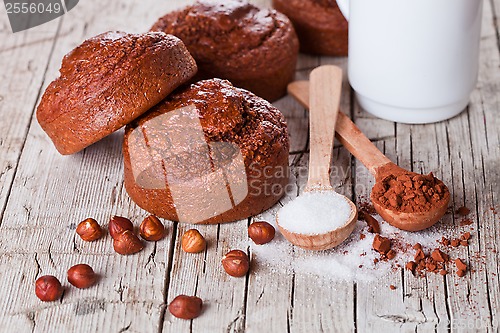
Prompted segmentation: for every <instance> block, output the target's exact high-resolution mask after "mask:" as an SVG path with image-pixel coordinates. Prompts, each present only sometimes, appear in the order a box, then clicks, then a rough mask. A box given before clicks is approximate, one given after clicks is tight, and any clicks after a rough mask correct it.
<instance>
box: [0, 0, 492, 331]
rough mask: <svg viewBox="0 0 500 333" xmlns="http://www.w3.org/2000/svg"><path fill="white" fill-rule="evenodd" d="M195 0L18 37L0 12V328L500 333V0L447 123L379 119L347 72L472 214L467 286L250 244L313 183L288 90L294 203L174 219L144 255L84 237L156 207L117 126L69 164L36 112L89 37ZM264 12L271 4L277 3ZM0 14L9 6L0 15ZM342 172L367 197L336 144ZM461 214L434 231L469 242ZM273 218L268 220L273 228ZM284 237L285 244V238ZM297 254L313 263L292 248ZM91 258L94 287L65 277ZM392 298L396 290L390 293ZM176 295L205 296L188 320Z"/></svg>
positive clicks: (348, 189)
mask: <svg viewBox="0 0 500 333" xmlns="http://www.w3.org/2000/svg"><path fill="white" fill-rule="evenodd" d="M190 2H192V1H183V0H169V1H154V0H144V1H115V2H102V1H101V2H100V1H97V0H86V1H80V3H79V4H78V5H77V7H75V9H73V10H72V11H70V12H69V13H68V14H66V15H65V16H63V17H62V18H61V19H58V20H54V21H52V22H50V23H48V24H45V25H42V26H39V27H37V28H34V29H30V30H28V31H25V32H20V33H16V34H12V33H11V32H10V28H9V25H8V20H7V16H6V14H5V11H4V10H3V9H1V10H0V55H1V57H2V61H1V62H0V78H1V80H0V112H1V114H2V116H3V117H2V120H1V122H0V285H1V286H2V287H0V332H11V331H12V329H13V328H14V327H15V330H16V331H17V332H20V333H22V332H173V333H178V332H258V333H263V332H291V333H302V332H304V333H309V332H401V331H404V332H430V331H437V332H448V331H450V330H451V331H457V332H471V331H481V332H483V331H487V332H495V331H497V330H498V328H499V321H500V318H499V314H500V312H499V311H500V310H499V309H500V284H499V274H500V271H499V267H498V262H499V261H500V253H499V251H500V249H499V245H498V244H500V231H499V225H500V223H499V222H500V220H499V215H498V214H496V213H495V211H494V210H492V209H491V208H495V209H496V211H498V210H500V205H499V204H500V199H499V188H500V184H499V183H500V172H499V170H500V117H499V115H500V114H499V110H500V98H499V96H500V95H499V94H498V92H499V91H500V42H499V38H498V36H499V35H500V31H499V26H498V22H497V18H498V17H499V15H500V0H486V1H485V6H484V16H483V30H482V41H481V59H480V63H481V66H480V73H479V81H478V85H477V89H475V90H474V92H473V94H472V96H471V103H470V104H469V107H468V109H467V110H466V112H463V113H462V114H460V115H459V116H457V117H455V118H453V119H450V120H448V121H445V122H441V123H437V124H430V125H402V124H394V123H392V122H388V121H385V120H381V119H377V118H375V117H373V116H371V115H370V114H368V113H366V112H364V111H363V110H361V109H360V108H359V106H358V105H357V103H356V102H354V100H353V96H352V92H351V90H350V87H349V84H348V82H347V77H346V74H344V79H343V94H342V100H341V109H342V110H344V112H345V113H346V114H347V115H348V116H349V117H350V118H351V119H353V121H354V122H355V123H356V124H357V126H358V127H360V129H361V130H362V131H363V132H364V133H365V134H366V135H367V136H368V138H369V139H370V140H371V141H372V142H374V143H375V144H376V146H377V147H378V148H379V149H380V150H381V151H382V152H383V153H384V154H386V155H387V156H388V158H389V159H390V160H392V161H393V162H395V163H397V164H399V165H400V166H401V167H404V168H407V169H410V170H413V171H416V172H424V173H426V172H431V171H432V172H434V173H435V174H436V175H437V176H438V177H439V178H441V179H443V181H444V182H445V183H446V184H448V185H449V187H450V190H451V191H452V203H451V205H450V206H451V207H450V211H451V212H452V211H454V210H456V209H457V208H458V207H460V206H463V205H465V206H467V207H469V208H471V209H472V212H471V214H470V215H469V216H468V218H470V219H471V221H472V222H473V224H472V225H471V226H469V227H468V228H472V239H471V241H470V246H469V247H460V248H458V249H454V250H453V253H454V256H455V257H461V258H463V259H465V261H467V262H468V263H469V265H470V268H471V271H470V272H469V273H467V275H466V276H465V277H464V278H458V277H457V276H456V275H455V274H449V275H447V276H445V277H442V276H440V275H433V274H429V275H428V276H427V277H426V278H417V277H414V276H413V275H412V274H411V273H409V272H408V271H403V270H396V271H394V272H390V273H389V274H388V276H386V277H385V278H384V279H383V280H380V281H374V282H357V283H353V282H345V281H334V280H333V281H332V279H331V278H329V277H327V276H320V277H317V276H315V277H313V278H312V277H311V276H310V275H308V274H305V273H304V272H301V271H297V270H294V269H293V267H290V268H289V269H282V268H280V269H277V268H276V267H278V266H275V265H273V264H272V263H271V264H266V263H264V262H263V261H262V260H260V259H261V258H260V257H259V254H258V252H257V251H255V247H254V245H252V244H251V243H250V241H249V240H248V238H247V231H246V230H247V227H248V225H249V223H251V222H253V221H257V220H268V221H271V222H273V220H274V216H275V214H276V211H277V210H278V209H279V207H281V205H283V204H284V203H286V202H288V201H289V200H291V199H293V198H294V197H295V196H297V195H298V194H299V193H300V192H301V191H302V190H303V189H304V187H305V185H306V178H307V173H304V170H307V161H308V157H309V156H308V135H307V133H308V114H307V112H306V111H305V110H304V108H303V107H301V106H300V105H299V104H298V103H297V102H295V101H294V100H293V99H292V98H291V97H285V98H283V99H281V100H279V101H277V102H276V103H275V105H276V106H277V107H278V108H279V109H280V110H282V111H283V113H284V114H285V116H286V118H287V122H288V128H289V131H290V140H291V154H290V165H291V179H290V184H289V187H288V188H287V196H285V197H284V198H282V199H281V200H280V203H279V204H277V205H276V206H275V207H273V208H271V209H270V210H268V211H266V212H264V213H262V214H260V215H259V216H256V217H254V218H251V219H249V220H243V221H239V222H236V223H231V224H224V225H219V226H217V225H212V226H189V225H177V224H176V223H173V222H170V221H164V222H165V223H166V226H167V229H168V231H169V232H168V235H167V238H166V239H165V240H162V241H160V242H156V243H147V244H146V248H145V250H144V251H142V252H141V253H139V254H138V255H134V256H129V257H123V256H120V255H117V254H116V253H114V251H113V249H112V243H111V239H110V238H109V236H108V237H105V238H103V239H101V240H99V241H96V242H93V243H85V242H83V241H81V240H80V239H79V238H78V237H75V233H74V229H75V227H76V224H77V223H78V222H79V221H81V220H82V219H84V218H86V217H89V216H92V217H94V218H96V219H97V220H98V221H99V222H100V223H101V224H102V225H106V224H107V220H108V219H109V217H110V216H111V215H113V214H118V215H124V216H128V217H130V218H131V219H132V220H133V221H134V223H135V224H136V225H138V223H140V221H141V220H142V218H143V217H145V216H146V215H147V213H146V212H144V211H142V210H141V209H140V208H138V207H137V206H136V205H135V204H134V203H133V202H131V200H130V199H129V197H128V195H127V194H126V192H125V189H124V187H123V176H122V172H123V170H122V168H123V167H122V156H121V143H122V136H123V133H122V132H121V131H120V132H117V133H115V134H113V135H111V136H110V137H108V138H106V139H104V140H102V141H101V142H99V143H97V144H95V145H93V146H91V147H89V148H87V149H85V151H83V152H81V153H79V154H75V155H74V156H66V157H63V156H60V155H59V154H58V153H57V152H56V150H55V149H54V147H53V146H52V143H51V142H50V141H49V139H48V138H47V136H46V135H45V133H43V131H42V130H41V128H40V127H39V125H38V124H37V122H36V120H35V119H34V117H33V115H34V110H35V107H36V105H37V102H38V100H39V98H40V96H41V93H42V92H43V90H44V89H45V87H46V86H47V85H48V83H49V82H50V81H51V80H53V79H54V78H55V77H56V76H57V75H58V73H57V72H58V69H59V66H60V62H61V58H62V57H63V55H64V54H66V53H67V52H68V51H70V50H71V49H72V48H73V47H75V46H76V45H78V44H80V43H81V42H82V41H83V40H84V39H86V38H88V37H91V36H93V35H96V34H98V33H101V32H103V31H107V30H125V31H128V32H140V31H146V30H148V29H149V27H150V26H151V25H152V24H153V23H154V21H155V20H156V19H157V17H158V16H160V15H162V14H163V13H166V12H168V11H170V10H172V9H174V8H179V7H181V6H183V5H185V4H187V3H190ZM253 2H254V3H257V4H260V5H262V6H265V7H270V3H271V1H270V0H255V1H253ZM0 7H1V6H0ZM321 64H334V65H337V66H340V67H342V68H343V70H344V73H346V69H347V60H346V59H345V58H333V57H315V56H310V55H300V56H299V62H298V64H297V73H296V79H299V80H300V79H302V80H304V79H308V77H309V73H310V71H311V70H312V69H313V68H315V67H317V66H319V65H321ZM333 165H334V166H335V167H337V168H339V169H340V170H342V171H343V172H341V173H340V172H337V173H332V175H331V181H332V184H333V185H334V187H335V190H336V191H338V192H339V193H341V194H344V195H346V196H348V197H350V198H352V199H353V200H355V201H356V202H358V203H359V202H362V201H366V200H367V198H368V197H369V193H370V190H371V188H372V186H373V184H374V179H373V176H372V175H371V174H370V173H369V171H368V170H367V169H366V168H365V167H364V166H363V165H362V164H361V163H360V162H359V161H357V160H355V159H354V158H353V157H352V156H351V155H350V154H349V153H348V152H347V151H346V149H344V148H343V147H342V146H340V145H339V143H338V142H336V144H335V148H334V156H333ZM462 220H463V218H460V217H458V216H456V215H454V214H447V215H445V217H444V218H443V220H442V221H441V222H440V224H439V226H438V228H440V229H439V230H441V231H442V233H444V234H446V235H448V236H450V237H456V236H458V235H459V230H464V228H460V223H461V221H462ZM273 223H274V222H273ZM191 227H195V228H197V229H199V230H200V232H201V233H202V234H203V235H204V236H205V237H206V239H207V240H208V247H207V250H206V251H205V252H203V253H199V254H189V255H188V254H186V253H183V252H182V250H181V248H180V243H179V239H180V237H181V236H182V234H183V232H184V231H186V230H187V229H189V228H191ZM277 237H278V238H279V237H281V235H277ZM231 249H241V250H243V251H247V252H248V253H249V255H250V257H251V258H252V266H251V271H250V273H249V274H248V275H247V276H246V277H242V278H232V277H229V276H228V275H226V273H225V272H224V271H223V270H222V267H221V265H220V260H221V258H222V256H223V255H224V254H225V253H226V252H228V251H229V250H231ZM284 253H285V255H286V256H288V257H289V258H293V259H294V260H307V258H309V256H310V254H309V253H307V252H305V251H304V250H301V249H297V248H295V247H293V246H292V245H288V247H285V248H284ZM80 262H84V263H88V264H90V265H91V266H93V267H94V269H95V271H96V272H97V273H98V274H99V275H100V280H99V283H98V284H97V285H96V286H95V287H93V288H90V289H86V290H77V289H75V288H71V287H69V284H68V282H67V281H66V280H65V275H66V271H67V269H68V268H69V267H70V266H71V265H73V264H76V263H80ZM44 274H53V275H56V276H57V277H59V278H60V279H61V281H62V282H63V285H64V286H65V293H64V295H63V297H62V299H61V301H60V302H55V303H42V302H40V301H39V300H38V299H37V298H36V297H35V295H34V281H35V280H36V278H37V277H39V276H41V275H44ZM390 284H392V285H394V286H396V290H391V289H389V287H388V286H389V285H390ZM178 294H189V295H198V296H199V297H201V298H202V299H203V300H204V302H205V309H204V311H203V313H202V316H200V317H199V318H197V319H196V320H193V321H184V320H179V319H177V318H174V317H172V316H171V315H170V314H169V312H168V311H167V310H166V307H167V304H168V302H169V301H171V300H172V299H173V298H174V297H175V296H177V295H178Z"/></svg>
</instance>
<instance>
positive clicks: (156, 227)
mask: <svg viewBox="0 0 500 333" xmlns="http://www.w3.org/2000/svg"><path fill="white" fill-rule="evenodd" d="M139 233H140V235H141V237H142V238H144V239H145V240H147V241H159V240H160V239H162V238H163V237H165V226H164V225H163V223H161V221H160V220H159V219H158V218H157V217H156V216H154V215H149V216H148V217H146V218H145V219H144V221H142V223H141V226H140V228H139Z"/></svg>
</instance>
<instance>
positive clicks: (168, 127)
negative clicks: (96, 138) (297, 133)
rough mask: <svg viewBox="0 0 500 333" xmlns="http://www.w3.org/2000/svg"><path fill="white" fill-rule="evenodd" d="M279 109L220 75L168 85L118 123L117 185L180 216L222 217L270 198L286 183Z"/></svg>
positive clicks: (247, 211)
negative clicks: (121, 182) (138, 113)
mask: <svg viewBox="0 0 500 333" xmlns="http://www.w3.org/2000/svg"><path fill="white" fill-rule="evenodd" d="M288 149H289V141H288V133H287V127H286V123H285V119H284V117H283V115H282V114H281V112H280V111H279V110H277V109H276V108H275V107H273V106H272V105H271V104H270V103H269V102H267V101H265V100H264V99H262V98H259V97H257V96H255V95H254V94H253V93H251V92H249V91H246V90H243V89H239V88H235V87H233V86H232V85H231V83H230V82H228V81H226V80H220V79H211V80H205V81H200V82H198V83H195V84H192V85H190V86H187V87H185V88H183V89H181V90H180V91H176V92H174V93H173V94H171V95H170V96H168V97H167V98H166V99H165V100H164V101H163V102H161V103H160V104H158V105H157V106H155V107H154V108H153V109H152V110H151V111H150V112H148V113H147V114H145V115H143V116H142V117H140V118H138V119H137V120H135V121H134V122H132V123H131V124H129V125H128V126H127V127H126V130H125V140H124V143H123V155H124V164H125V168H124V169H125V188H126V189H127V192H128V194H129V195H130V197H131V198H132V200H134V201H135V202H136V203H137V204H138V205H139V206H140V207H142V208H143V209H145V210H147V211H148V212H150V213H152V214H155V215H157V216H160V217H163V218H167V219H169V220H173V221H180V222H187V223H222V222H230V221H235V220H240V219H245V218H247V217H249V216H252V215H256V214H258V213H260V212H262V211H264V210H266V209H268V208H269V207H271V206H273V205H274V204H275V203H276V202H277V201H278V200H279V198H280V197H281V196H282V195H283V193H284V191H285V188H286V185H287V184H288Z"/></svg>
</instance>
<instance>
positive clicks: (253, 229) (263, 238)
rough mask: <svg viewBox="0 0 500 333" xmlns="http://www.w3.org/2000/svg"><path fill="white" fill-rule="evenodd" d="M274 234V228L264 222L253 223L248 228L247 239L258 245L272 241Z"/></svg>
mask: <svg viewBox="0 0 500 333" xmlns="http://www.w3.org/2000/svg"><path fill="white" fill-rule="evenodd" d="M275 232H276V230H275V229H274V227H273V226H272V225H270V224H269V223H267V222H265V221H259V222H254V223H252V224H250V226H249V227H248V237H250V238H251V239H252V240H253V241H254V243H255V244H258V245H262V244H266V243H269V242H270V241H272V240H273V238H274V234H275Z"/></svg>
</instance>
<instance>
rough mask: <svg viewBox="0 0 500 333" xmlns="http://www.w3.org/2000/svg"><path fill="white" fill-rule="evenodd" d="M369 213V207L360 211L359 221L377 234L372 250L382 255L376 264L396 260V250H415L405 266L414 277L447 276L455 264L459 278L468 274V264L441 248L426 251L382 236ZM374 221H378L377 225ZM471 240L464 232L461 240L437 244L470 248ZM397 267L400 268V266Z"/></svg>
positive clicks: (446, 239)
mask: <svg viewBox="0 0 500 333" xmlns="http://www.w3.org/2000/svg"><path fill="white" fill-rule="evenodd" d="M368 211H370V209H369V207H363V208H362V209H360V216H359V220H364V221H366V223H367V225H368V231H369V232H372V233H375V234H376V235H375V238H374V239H373V244H372V248H373V250H375V251H376V252H378V253H379V254H380V258H376V259H375V260H374V263H375V264H377V263H378V262H379V261H387V260H392V259H394V258H395V257H396V254H397V252H396V250H399V251H402V252H407V251H409V249H413V250H415V255H414V258H413V260H412V261H409V262H407V263H406V265H405V268H406V269H407V270H409V271H411V272H412V273H413V275H415V276H418V277H424V276H426V274H427V273H435V274H440V275H447V274H448V272H449V271H450V270H451V269H452V267H451V266H452V264H453V263H454V264H455V266H456V275H457V276H459V277H463V276H465V274H466V272H467V264H466V263H465V262H464V261H463V260H462V259H460V258H456V259H454V260H453V259H451V258H450V256H449V255H448V254H447V253H445V252H443V251H442V250H441V249H439V248H434V249H432V251H430V250H426V249H424V248H423V247H422V245H421V244H420V243H415V244H414V245H413V246H411V245H409V244H407V245H404V244H400V242H398V241H396V240H391V239H390V238H388V237H384V236H381V235H380V225H379V224H378V221H377V220H376V219H375V218H374V217H373V216H371V215H370V214H369V213H368ZM373 221H376V224H375V223H374V222H373ZM374 225H376V227H375V228H374V227H373V226H374ZM374 229H377V230H378V232H374ZM363 236H364V235H363ZM362 238H364V237H362ZM470 238H471V234H470V232H464V233H463V234H462V235H460V237H459V238H453V239H448V238H446V237H444V236H443V237H442V238H441V240H437V242H438V243H439V244H440V245H442V246H445V247H457V246H468V245H469V239H470ZM397 267H399V265H398V266H397ZM391 289H392V288H391Z"/></svg>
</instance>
